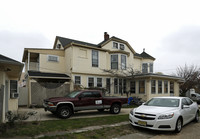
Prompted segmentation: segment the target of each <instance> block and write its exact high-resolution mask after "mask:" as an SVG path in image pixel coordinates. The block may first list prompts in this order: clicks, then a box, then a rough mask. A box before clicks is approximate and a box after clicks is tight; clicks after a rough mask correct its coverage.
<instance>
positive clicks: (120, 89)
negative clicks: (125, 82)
mask: <svg viewBox="0 0 200 139" xmlns="http://www.w3.org/2000/svg"><path fill="white" fill-rule="evenodd" d="M119 94H122V79H119Z"/></svg>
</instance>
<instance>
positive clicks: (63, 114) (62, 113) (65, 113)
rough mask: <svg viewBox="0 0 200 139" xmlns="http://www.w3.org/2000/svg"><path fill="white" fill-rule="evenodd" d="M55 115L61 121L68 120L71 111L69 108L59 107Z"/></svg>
mask: <svg viewBox="0 0 200 139" xmlns="http://www.w3.org/2000/svg"><path fill="white" fill-rule="evenodd" d="M57 115H58V116H59V117H60V118H63V119H66V118H69V117H70V116H71V115H72V109H71V108H70V107H69V106H61V107H59V108H58V110H57Z"/></svg>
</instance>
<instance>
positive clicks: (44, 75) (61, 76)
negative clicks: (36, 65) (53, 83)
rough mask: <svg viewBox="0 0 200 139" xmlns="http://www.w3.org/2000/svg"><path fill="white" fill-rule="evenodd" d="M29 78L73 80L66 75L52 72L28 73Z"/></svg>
mask: <svg viewBox="0 0 200 139" xmlns="http://www.w3.org/2000/svg"><path fill="white" fill-rule="evenodd" d="M28 76H29V77H32V78H49V79H68V80H70V79H71V78H70V77H69V76H68V75H67V74H64V73H51V72H40V71H28Z"/></svg>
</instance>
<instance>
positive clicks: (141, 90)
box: [139, 80, 145, 94]
mask: <svg viewBox="0 0 200 139" xmlns="http://www.w3.org/2000/svg"><path fill="white" fill-rule="evenodd" d="M139 93H140V94H144V93H145V81H144V80H142V81H139Z"/></svg>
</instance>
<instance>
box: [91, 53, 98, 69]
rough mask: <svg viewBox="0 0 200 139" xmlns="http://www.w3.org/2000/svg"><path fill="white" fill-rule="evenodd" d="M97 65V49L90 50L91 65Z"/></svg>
mask: <svg viewBox="0 0 200 139" xmlns="http://www.w3.org/2000/svg"><path fill="white" fill-rule="evenodd" d="M98 66H99V53H98V51H97V50H92V67H98Z"/></svg>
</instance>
